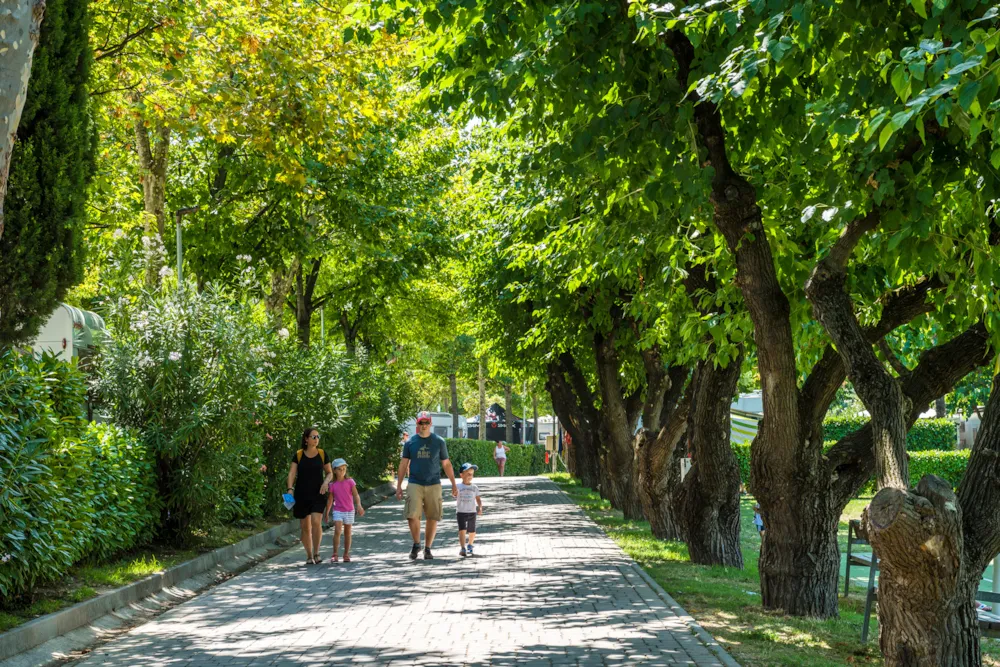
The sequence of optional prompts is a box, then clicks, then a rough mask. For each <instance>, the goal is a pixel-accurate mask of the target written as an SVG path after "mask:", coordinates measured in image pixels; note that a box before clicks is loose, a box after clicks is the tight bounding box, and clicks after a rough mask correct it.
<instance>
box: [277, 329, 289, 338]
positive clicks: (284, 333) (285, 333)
mask: <svg viewBox="0 0 1000 667" xmlns="http://www.w3.org/2000/svg"><path fill="white" fill-rule="evenodd" d="M278 335H279V336H281V337H282V338H288V329H286V328H284V327H282V328H280V329H278Z"/></svg>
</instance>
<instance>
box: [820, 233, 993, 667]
mask: <svg viewBox="0 0 1000 667" xmlns="http://www.w3.org/2000/svg"><path fill="white" fill-rule="evenodd" d="M852 227H856V228H859V229H861V228H864V227H865V225H864V223H863V221H855V222H853V223H851V225H848V227H847V228H846V229H845V231H844V233H843V234H842V235H841V238H840V239H838V242H837V244H835V246H834V248H833V250H832V251H831V253H830V255H829V256H828V257H827V258H825V259H824V260H823V261H822V262H820V263H819V264H818V265H817V267H816V269H815V270H814V271H813V274H812V276H811V277H810V279H809V281H808V283H807V284H806V295H807V296H808V297H809V300H810V301H811V302H812V304H813V308H814V310H815V312H816V315H817V317H818V318H819V319H820V321H821V322H822V323H823V326H824V328H825V329H826V331H827V333H828V334H829V335H830V337H831V339H832V340H833V341H834V343H835V344H836V345H837V349H838V351H839V352H840V354H841V356H842V357H843V359H844V363H845V365H846V367H847V370H848V375H849V376H850V378H851V382H852V384H853V385H854V387H855V389H856V390H857V392H858V395H859V397H860V398H861V400H862V401H863V402H864V404H865V407H866V408H868V410H869V412H870V413H871V414H872V420H871V432H872V440H873V442H874V450H875V472H876V479H877V483H878V488H879V491H878V493H877V494H876V495H875V498H874V499H873V500H872V503H871V505H869V507H868V508H866V509H865V512H864V514H863V519H862V520H863V525H864V528H865V532H866V533H867V535H868V538H869V540H870V541H871V544H872V547H873V549H874V551H875V553H876V555H877V556H878V558H879V561H880V563H879V564H880V573H879V604H878V614H879V645H880V648H881V650H882V655H883V657H884V660H885V664H886V665H889V666H890V667H895V666H900V667H902V666H904V665H906V666H910V665H920V666H924V665H926V666H927V667H930V666H931V665H962V666H964V665H978V664H980V656H979V641H978V640H979V637H978V623H977V621H976V614H975V611H974V607H973V603H972V595H973V592H974V590H975V587H976V586H977V584H978V580H979V577H980V576H981V574H982V571H983V569H984V568H985V567H986V563H987V562H988V560H989V558H991V557H992V555H993V554H994V553H995V550H996V549H997V548H1000V519H997V515H998V514H1000V498H998V497H997V495H998V494H996V493H995V488H996V487H995V484H996V481H997V479H998V478H1000V475H998V474H997V472H998V464H997V460H996V459H997V454H998V453H1000V450H989V449H988V447H989V444H986V445H985V446H984V447H981V448H980V449H979V454H980V457H979V458H978V460H977V461H976V462H975V463H976V467H975V468H973V467H972V463H973V462H972V460H971V459H970V471H969V472H970V473H971V475H967V476H966V478H965V479H964V480H963V484H962V485H963V487H965V486H966V485H969V487H970V488H971V489H973V490H972V491H970V492H969V495H970V498H975V502H971V503H970V505H969V506H965V505H964V504H963V503H962V502H961V501H960V500H959V498H958V497H957V496H956V495H955V493H954V492H953V491H952V489H951V486H950V485H949V484H948V483H947V482H946V481H945V480H943V479H941V478H939V477H937V476H934V475H927V476H924V477H923V479H921V480H920V482H919V484H918V485H917V488H916V489H913V490H910V489H909V470H908V465H909V463H908V457H907V454H906V431H907V428H908V427H909V425H910V423H912V422H910V421H909V413H910V412H912V402H911V401H910V399H909V398H908V397H907V395H906V393H905V391H904V389H903V386H902V385H901V383H900V382H898V381H897V380H896V379H894V378H893V377H892V376H891V375H890V374H889V372H888V371H887V370H886V368H885V367H884V366H883V365H882V364H881V362H879V361H878V359H877V357H876V356H875V353H874V351H873V350H872V347H871V344H870V342H869V341H868V340H866V338H865V336H864V334H863V332H862V330H861V328H860V326H859V325H858V322H857V318H856V317H855V315H854V312H853V304H852V302H851V299H850V296H849V295H848V294H847V291H846V288H845V283H846V271H845V269H844V264H845V263H846V258H847V257H849V255H850V252H851V250H853V246H854V244H856V242H857V240H856V238H852ZM856 237H857V238H860V233H859V234H856ZM998 386H1000V385H998V383H997V382H996V380H995V381H994V386H993V390H994V394H993V395H991V397H990V405H989V407H988V413H989V415H988V416H989V417H990V418H991V420H992V421H993V423H992V424H991V426H993V427H994V428H995V427H996V422H997V421H1000V416H998V415H997V411H998V410H1000V402H998V400H997V399H996V396H995V393H996V390H997V388H998ZM942 393H943V392H942ZM939 395H940V394H939ZM984 426H985V424H984ZM987 442H988V441H987ZM984 461H989V462H988V463H986V464H985V465H983V462H984ZM983 485H985V488H991V487H992V489H991V490H992V493H989V494H988V495H987V496H986V497H983V495H981V494H982V491H981V489H982V488H983ZM984 504H985V505H987V507H986V508H985V511H986V513H985V514H980V515H979V516H976V517H975V519H974V520H973V521H966V520H964V519H963V510H964V509H968V510H969V511H971V512H983V508H982V507H981V506H982V505H984ZM981 521H986V528H985V529H980V532H979V534H978V535H972V536H969V538H968V539H967V537H966V535H965V534H964V532H965V527H966V526H969V527H970V529H971V530H973V531H975V530H976V526H978V524H979V523H980V522H981ZM982 546H985V547H986V549H980V551H979V552H978V559H977V558H976V557H974V556H973V555H972V554H973V553H974V550H975V549H977V548H978V547H982ZM977 561H978V562H977Z"/></svg>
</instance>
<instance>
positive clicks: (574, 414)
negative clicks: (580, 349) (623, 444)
mask: <svg viewBox="0 0 1000 667" xmlns="http://www.w3.org/2000/svg"><path fill="white" fill-rule="evenodd" d="M546 375H547V380H546V383H545V388H546V389H547V390H548V392H549V395H550V396H551V397H552V407H553V409H554V410H555V413H556V415H557V416H558V418H559V423H560V424H562V425H563V428H565V429H566V431H567V432H568V433H569V436H570V440H571V445H570V450H569V454H570V457H571V458H572V462H571V467H572V468H573V470H574V474H575V475H576V476H577V478H578V479H579V480H580V483H581V484H583V485H584V486H586V487H587V488H590V489H594V490H596V491H600V490H601V489H600V486H601V479H602V477H601V474H600V465H599V463H598V454H597V453H598V449H599V442H598V441H597V437H598V422H599V420H600V417H599V415H598V414H597V409H596V408H595V407H594V403H595V398H594V395H593V392H591V390H590V387H589V385H588V384H587V380H586V378H585V377H584V375H583V373H581V372H580V369H579V367H578V366H577V364H576V361H575V360H574V359H573V355H572V354H570V353H569V352H563V353H562V354H560V355H559V356H558V357H557V358H556V359H555V360H553V361H550V362H549V365H548V367H547V369H546Z"/></svg>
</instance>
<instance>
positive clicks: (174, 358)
mask: <svg viewBox="0 0 1000 667" xmlns="http://www.w3.org/2000/svg"><path fill="white" fill-rule="evenodd" d="M180 360H181V353H180V352H171V353H170V361H180Z"/></svg>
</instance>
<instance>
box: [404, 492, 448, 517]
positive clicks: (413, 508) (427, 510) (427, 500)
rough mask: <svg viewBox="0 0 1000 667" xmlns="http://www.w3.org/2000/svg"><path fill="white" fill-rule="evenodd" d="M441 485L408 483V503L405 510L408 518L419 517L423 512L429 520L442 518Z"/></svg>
mask: <svg viewBox="0 0 1000 667" xmlns="http://www.w3.org/2000/svg"><path fill="white" fill-rule="evenodd" d="M441 505H442V502H441V485H440V484H434V485H432V486H421V485H420V484H408V485H407V487H406V505H405V508H404V511H405V512H406V518H407V519H419V518H420V514H421V512H423V514H424V517H425V518H426V519H427V520H428V521H440V520H441V512H442V508H441Z"/></svg>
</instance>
